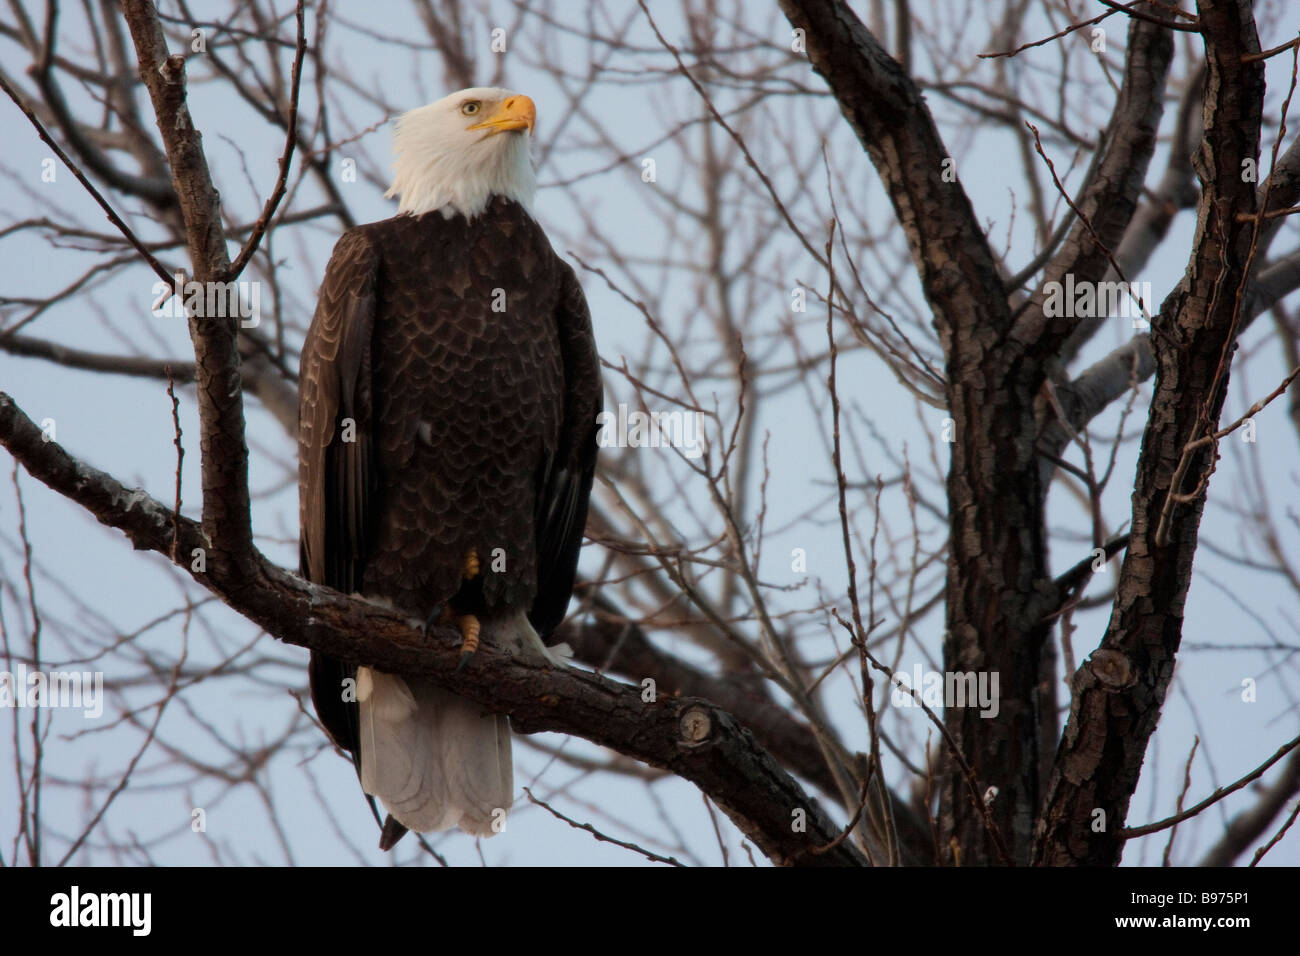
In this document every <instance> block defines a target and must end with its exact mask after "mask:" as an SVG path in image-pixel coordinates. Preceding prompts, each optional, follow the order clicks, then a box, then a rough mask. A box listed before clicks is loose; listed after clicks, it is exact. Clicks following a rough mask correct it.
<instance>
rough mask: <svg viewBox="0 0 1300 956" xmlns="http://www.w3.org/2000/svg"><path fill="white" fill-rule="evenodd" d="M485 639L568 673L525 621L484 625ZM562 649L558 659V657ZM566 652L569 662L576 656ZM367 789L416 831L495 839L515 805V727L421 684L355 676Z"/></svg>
mask: <svg viewBox="0 0 1300 956" xmlns="http://www.w3.org/2000/svg"><path fill="white" fill-rule="evenodd" d="M483 633H484V639H485V640H487V641H488V642H490V643H493V644H495V645H497V646H499V647H502V648H504V649H506V650H508V651H510V652H511V653H513V654H515V655H516V656H520V657H529V658H542V659H544V660H547V661H549V662H550V663H552V664H553V665H555V666H564V664H565V660H564V651H567V650H568V649H567V648H564V649H563V650H559V649H557V648H547V647H546V645H545V644H543V643H542V640H541V638H540V637H538V635H537V632H536V631H534V630H533V628H532V626H531V625H529V623H528V619H527V617H526V616H525V615H524V614H522V613H521V614H517V615H511V616H509V617H502V618H496V619H486V620H484V621H483ZM557 650H558V651H559V652H558V653H557ZM571 653H572V652H570V656H571ZM357 703H358V705H359V711H360V724H361V726H360V731H361V733H360V744H361V787H362V789H363V790H365V792H366V793H368V794H371V795H373V796H375V797H378V798H379V799H380V800H381V801H382V802H383V804H384V807H385V808H386V809H387V810H388V812H389V813H390V814H391V815H392V816H393V818H394V819H395V820H397V821H398V822H399V823H401V824H402V825H404V826H405V827H407V828H408V829H411V830H414V831H416V832H420V833H428V832H432V831H438V830H449V829H451V828H453V827H460V829H462V830H464V831H465V832H466V833H470V834H473V835H474V836H482V837H490V836H493V835H495V834H496V833H498V832H500V831H501V830H502V829H504V827H505V818H506V814H507V812H508V811H509V809H510V807H511V804H512V803H513V800H514V774H513V767H512V761H511V755H510V723H509V720H508V719H507V718H506V717H505V716H502V715H498V714H490V713H485V712H484V711H483V708H482V707H481V705H479V704H476V703H474V702H473V701H470V700H466V699H465V698H463V697H457V696H456V695H455V694H453V693H451V692H450V691H447V690H444V689H443V688H441V687H439V686H437V685H436V684H434V683H432V682H431V681H428V680H426V679H424V678H420V677H401V676H397V675H394V674H385V673H382V672H381V671H377V670H374V669H373V668H368V667H358V668H357Z"/></svg>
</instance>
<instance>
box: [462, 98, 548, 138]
mask: <svg viewBox="0 0 1300 956" xmlns="http://www.w3.org/2000/svg"><path fill="white" fill-rule="evenodd" d="M536 119H537V107H536V106H534V105H533V101H532V100H531V99H529V98H528V97H527V96H512V97H510V98H508V99H507V100H506V101H505V102H503V103H502V104H501V105H500V106H498V107H497V111H496V112H495V113H493V114H492V115H491V116H489V117H488V118H487V119H485V120H483V122H481V123H475V124H474V125H473V126H471V127H469V128H470V129H485V130H487V131H488V135H489V136H491V135H492V134H493V133H504V132H505V131H507V130H514V129H526V130H528V132H530V133H531V132H532V131H533V122H534V121H535V120H536Z"/></svg>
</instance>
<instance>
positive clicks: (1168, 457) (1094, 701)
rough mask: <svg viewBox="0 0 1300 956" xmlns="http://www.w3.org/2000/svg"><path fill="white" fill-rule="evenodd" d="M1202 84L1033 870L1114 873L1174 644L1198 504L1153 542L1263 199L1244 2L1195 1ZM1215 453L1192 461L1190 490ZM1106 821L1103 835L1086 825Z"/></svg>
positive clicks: (1257, 67)
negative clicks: (1196, 139)
mask: <svg viewBox="0 0 1300 956" xmlns="http://www.w3.org/2000/svg"><path fill="white" fill-rule="evenodd" d="M1197 6H1198V12H1199V15H1200V23H1201V27H1202V32H1203V36H1204V41H1205V49H1206V61H1207V63H1208V69H1209V74H1208V80H1207V84H1206V95H1205V107H1204V130H1205V133H1204V138H1203V140H1202V143H1201V148H1200V150H1199V151H1198V152H1197V154H1196V156H1195V158H1194V160H1193V163H1194V165H1195V168H1196V171H1197V175H1198V177H1199V178H1200V180H1201V183H1202V193H1201V201H1200V204H1199V206H1198V209H1197V213H1198V214H1197V228H1196V234H1195V237H1194V240H1193V253H1192V256H1191V261H1190V262H1189V264H1188V270H1187V275H1186V277H1185V278H1184V280H1183V282H1182V284H1181V285H1180V286H1179V288H1178V289H1176V290H1175V291H1174V292H1173V293H1172V294H1171V295H1170V296H1169V297H1168V298H1167V299H1166V300H1165V302H1164V304H1163V305H1162V307H1161V310H1160V315H1159V316H1158V317H1157V318H1156V325H1157V328H1158V329H1160V330H1161V331H1162V333H1163V334H1161V335H1159V336H1157V337H1156V339H1155V340H1154V348H1155V360H1156V369H1157V372H1156V387H1155V394H1154V396H1153V397H1152V401H1151V411H1150V415H1149V417H1148V419H1147V426H1146V431H1145V434H1144V435H1143V440H1142V450H1141V454H1140V457H1139V460H1138V469H1137V479H1136V482H1135V487H1134V491H1133V518H1132V539H1131V541H1130V544H1129V548H1128V551H1127V553H1126V555H1125V559H1124V563H1123V566H1122V568H1121V571H1120V581H1119V586H1118V588H1117V589H1116V594H1115V603H1114V610H1113V611H1112V615H1111V620H1110V625H1109V627H1108V628H1107V631H1106V635H1105V637H1104V639H1103V640H1102V643H1101V646H1100V647H1099V648H1098V649H1097V650H1095V651H1093V653H1092V655H1091V657H1090V658H1089V659H1088V660H1087V661H1086V662H1085V663H1084V664H1083V666H1082V667H1080V668H1079V670H1078V671H1077V672H1076V673H1075V675H1074V679H1073V688H1074V697H1073V703H1072V706H1071V708H1070V719H1069V722H1068V724H1067V725H1066V729H1065V733H1064V735H1063V737H1062V741H1061V747H1060V750H1059V751H1058V753H1057V756H1056V761H1055V764H1054V766H1053V769H1052V775H1051V779H1050V782H1049V784H1048V789H1047V792H1046V794H1045V798H1044V804H1043V810H1042V815H1041V817H1040V819H1039V821H1038V825H1037V828H1036V835H1035V836H1036V840H1035V848H1034V859H1035V862H1037V863H1039V864H1045V865H1078V864H1091V865H1107V866H1110V865H1114V864H1116V863H1118V862H1119V858H1120V854H1121V852H1122V850H1123V844H1124V840H1123V832H1122V827H1123V824H1124V820H1125V817H1126V815H1127V812H1128V805H1129V800H1130V799H1131V798H1132V795H1133V792H1134V790H1135V789H1136V788H1137V783H1138V776H1139V774H1140V772H1141V768H1142V761H1143V758H1144V757H1145V755H1146V748H1147V744H1148V742H1149V741H1150V738H1151V735H1152V733H1154V731H1155V728H1156V724H1157V722H1158V720H1159V717H1160V708H1161V706H1162V705H1163V703H1164V699H1165V694H1166V693H1167V691H1168V688H1169V684H1170V681H1171V680H1172V678H1173V669H1174V660H1175V657H1176V655H1177V652H1178V646H1179V643H1180V641H1181V639H1182V623H1183V606H1184V602H1185V601H1186V598H1187V590H1188V586H1189V584H1190V581H1191V576H1192V575H1191V569H1192V558H1193V556H1194V554H1195V552H1196V545H1197V536H1198V532H1199V528H1200V518H1201V512H1202V510H1203V508H1204V496H1203V495H1199V494H1198V495H1195V496H1194V497H1193V498H1192V500H1191V501H1190V503H1188V504H1185V505H1183V506H1181V507H1180V508H1179V510H1178V513H1177V514H1176V515H1175V518H1174V520H1173V522H1172V533H1171V534H1170V537H1169V540H1168V542H1167V543H1165V544H1162V543H1160V542H1158V541H1157V540H1156V538H1157V535H1156V529H1157V524H1158V522H1159V519H1160V513H1161V509H1162V507H1163V505H1164V502H1165V500H1166V498H1167V497H1168V496H1169V495H1170V494H1178V493H1181V492H1183V491H1184V490H1186V489H1185V488H1183V487H1172V482H1173V480H1174V475H1175V474H1176V473H1178V466H1179V462H1180V460H1181V459H1182V457H1183V453H1184V450H1185V449H1186V448H1187V446H1188V444H1189V443H1190V442H1192V441H1194V440H1196V439H1197V438H1199V437H1201V435H1203V434H1205V433H1207V432H1213V431H1214V430H1215V428H1216V427H1217V422H1218V420H1219V415H1220V412H1221V410H1222V407H1223V400H1224V396H1225V395H1226V393H1227V365H1228V362H1229V361H1230V355H1231V351H1230V349H1231V345H1232V339H1233V336H1234V335H1235V334H1236V332H1237V330H1238V318H1239V316H1240V314H1241V310H1242V307H1243V304H1242V302H1241V301H1240V298H1241V297H1242V292H1243V290H1244V289H1245V285H1246V280H1247V274H1248V271H1249V268H1250V262H1251V254H1252V246H1253V244H1252V239H1253V234H1254V230H1255V229H1256V224H1255V223H1254V222H1247V223H1242V222H1240V221H1239V220H1238V216H1237V214H1238V213H1241V212H1247V213H1253V212H1254V211H1255V209H1256V206H1257V202H1258V197H1257V196H1256V193H1255V188H1254V186H1253V184H1251V183H1248V182H1243V181H1242V175H1241V171H1242V169H1243V165H1242V164H1243V160H1247V159H1252V160H1258V156H1259V140H1260V127H1261V121H1262V110H1263V99H1264V70H1263V65H1262V63H1259V62H1246V61H1245V57H1246V56H1247V55H1248V54H1251V53H1255V52H1258V50H1259V39H1258V36H1257V35H1256V30H1255V23H1254V19H1253V17H1252V14H1251V6H1250V3H1249V0H1200V2H1199V3H1198V5H1197ZM1214 455H1215V451H1214V449H1213V448H1212V447H1210V446H1206V447H1203V448H1201V449H1200V450H1199V451H1198V452H1197V453H1196V454H1195V456H1194V459H1193V460H1192V462H1191V467H1190V468H1189V469H1188V471H1189V481H1190V482H1191V483H1192V484H1197V483H1198V481H1199V480H1201V479H1202V478H1204V479H1205V480H1208V472H1209V469H1210V466H1211V464H1212V462H1213V459H1214ZM1098 811H1100V813H1101V814H1102V815H1103V817H1102V819H1104V828H1102V829H1101V830H1100V832H1098V831H1095V830H1094V829H1093V826H1092V823H1093V821H1094V820H1097V819H1098V816H1097V813H1098Z"/></svg>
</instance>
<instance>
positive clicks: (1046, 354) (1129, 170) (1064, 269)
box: [1013, 19, 1174, 359]
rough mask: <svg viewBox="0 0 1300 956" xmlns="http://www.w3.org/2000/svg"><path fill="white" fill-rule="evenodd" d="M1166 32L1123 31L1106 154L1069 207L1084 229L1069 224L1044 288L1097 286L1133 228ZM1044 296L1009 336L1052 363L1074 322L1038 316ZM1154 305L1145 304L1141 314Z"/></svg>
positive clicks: (1145, 26) (1139, 26)
mask: <svg viewBox="0 0 1300 956" xmlns="http://www.w3.org/2000/svg"><path fill="white" fill-rule="evenodd" d="M1173 52H1174V43H1173V38H1172V37H1171V36H1170V34H1169V31H1168V30H1166V29H1164V28H1163V27H1161V26H1156V25H1154V24H1152V23H1151V22H1150V21H1147V20H1137V19H1135V20H1134V21H1133V22H1132V23H1131V24H1130V25H1129V34H1128V50H1127V52H1126V54H1125V57H1124V84H1123V86H1122V87H1121V88H1120V91H1119V96H1118V98H1117V99H1116V101H1115V108H1114V110H1113V111H1112V113H1111V118H1110V125H1109V128H1108V129H1107V131H1106V135H1105V136H1104V137H1103V142H1104V143H1105V154H1104V155H1103V157H1102V160H1101V163H1100V165H1099V166H1098V168H1097V172H1096V175H1094V176H1093V177H1092V179H1091V180H1090V182H1089V183H1088V186H1087V188H1086V189H1085V190H1084V191H1083V193H1082V194H1081V195H1080V196H1079V197H1078V198H1077V199H1076V200H1075V205H1076V206H1077V207H1078V211H1079V214H1080V215H1081V216H1082V217H1083V219H1084V221H1083V222H1076V223H1075V225H1074V227H1073V228H1072V229H1071V231H1070V235H1069V237H1068V238H1067V239H1066V240H1065V244H1064V245H1062V246H1061V249H1060V251H1059V252H1057V254H1056V255H1055V256H1053V258H1052V261H1051V262H1050V263H1049V264H1048V266H1047V269H1046V270H1045V271H1044V274H1043V278H1044V286H1045V285H1046V283H1048V282H1061V281H1063V280H1064V278H1065V276H1066V275H1067V274H1069V275H1073V276H1074V281H1075V282H1076V283H1080V282H1096V281H1098V280H1100V279H1101V278H1102V277H1103V276H1104V275H1105V274H1106V272H1107V271H1108V269H1110V263H1111V253H1112V250H1114V249H1115V247H1116V246H1118V245H1119V243H1120V240H1121V239H1122V238H1123V237H1124V234H1125V232H1126V231H1127V230H1128V228H1129V224H1130V222H1132V220H1133V213H1134V211H1135V210H1136V209H1137V205H1138V199H1139V197H1140V196H1141V194H1142V186H1143V183H1144V182H1145V180H1146V172H1147V166H1148V165H1149V164H1150V162H1151V154H1152V153H1153V152H1154V151H1155V144H1156V134H1157V132H1159V129H1160V117H1161V116H1162V115H1163V113H1164V92H1165V82H1166V80H1167V79H1168V76H1169V63H1170V61H1171V60H1172V59H1173ZM1046 296H1047V293H1046V292H1045V291H1044V289H1043V288H1040V289H1039V291H1038V292H1037V293H1035V294H1034V296H1033V297H1032V298H1031V299H1030V306H1029V308H1028V309H1026V310H1025V311H1024V313H1023V314H1022V315H1021V316H1020V318H1019V319H1018V320H1017V321H1016V327H1015V331H1014V333H1013V334H1014V335H1015V336H1016V337H1017V338H1019V339H1021V340H1022V341H1025V342H1033V343H1035V353H1036V354H1037V355H1039V356H1042V357H1043V358H1045V359H1047V358H1051V357H1054V356H1056V354H1057V352H1058V351H1059V349H1060V345H1061V343H1062V342H1063V341H1065V339H1066V338H1067V337H1068V336H1069V335H1070V333H1071V332H1072V331H1073V329H1074V326H1075V324H1076V320H1075V319H1074V318H1071V317H1067V316H1057V317H1054V318H1048V317H1047V316H1045V315H1044V314H1043V303H1044V301H1045V300H1046ZM1153 305H1154V303H1148V307H1151V306H1153Z"/></svg>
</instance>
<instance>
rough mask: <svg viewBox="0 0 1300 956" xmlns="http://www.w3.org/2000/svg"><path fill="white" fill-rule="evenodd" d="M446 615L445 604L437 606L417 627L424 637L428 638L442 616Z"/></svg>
mask: <svg viewBox="0 0 1300 956" xmlns="http://www.w3.org/2000/svg"><path fill="white" fill-rule="evenodd" d="M446 613H447V606H446V605H445V604H439V605H438V606H437V607H435V608H434V609H433V610H432V611H430V612H429V616H428V617H426V618H425V619H424V620H423V621H421V622H420V624H419V627H420V630H421V631H423V632H424V636H425V637H428V636H429V631H430V630H431V629H432V628H433V626H434V625H435V624H437V623H438V622H439V621H441V620H442V619H443V616H444V615H445V614H446Z"/></svg>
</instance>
